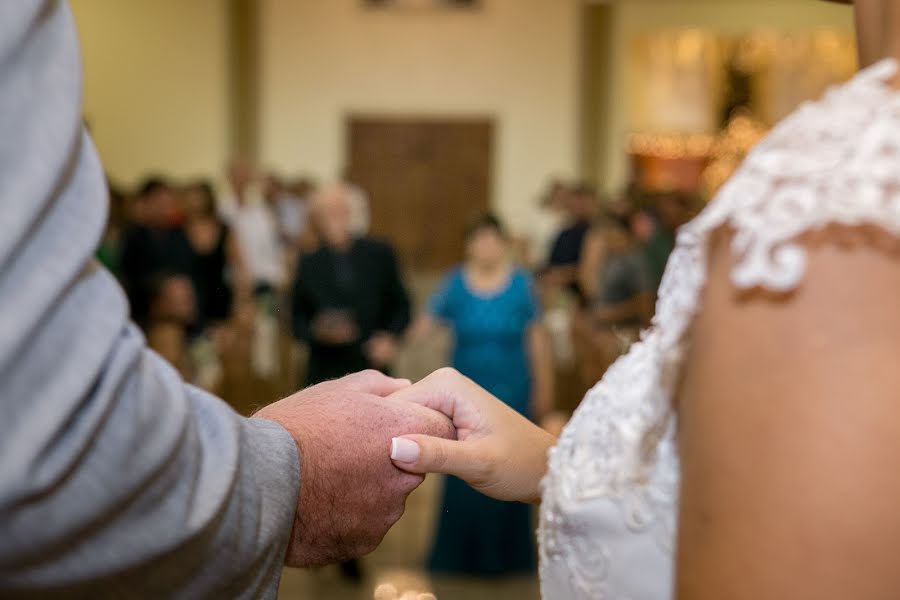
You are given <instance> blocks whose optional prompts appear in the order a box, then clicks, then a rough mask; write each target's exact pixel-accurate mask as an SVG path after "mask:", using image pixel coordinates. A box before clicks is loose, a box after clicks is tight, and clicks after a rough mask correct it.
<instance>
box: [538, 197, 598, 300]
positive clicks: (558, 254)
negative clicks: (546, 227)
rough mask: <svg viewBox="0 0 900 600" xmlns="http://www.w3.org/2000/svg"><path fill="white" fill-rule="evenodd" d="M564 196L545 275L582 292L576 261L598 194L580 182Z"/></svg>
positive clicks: (554, 281) (589, 226)
mask: <svg viewBox="0 0 900 600" xmlns="http://www.w3.org/2000/svg"><path fill="white" fill-rule="evenodd" d="M565 200H566V202H565V215H566V216H565V219H566V225H565V227H564V228H563V230H562V231H560V232H559V235H558V236H557V237H556V240H554V242H553V246H552V248H551V250H550V258H549V259H548V261H547V266H548V270H547V276H548V277H549V278H550V280H551V281H552V282H553V283H555V284H556V285H562V286H564V287H566V288H568V289H570V290H571V291H572V292H573V293H575V294H576V295H578V296H581V295H582V294H581V291H580V290H579V288H578V265H579V264H580V263H581V250H582V247H583V246H584V238H585V236H586V235H587V233H588V231H590V229H591V224H592V221H593V219H594V216H595V215H596V213H597V195H596V193H595V192H594V189H593V188H592V187H591V186H589V185H586V184H580V185H577V186H575V187H574V188H572V189H571V190H570V191H569V193H568V194H566V195H565Z"/></svg>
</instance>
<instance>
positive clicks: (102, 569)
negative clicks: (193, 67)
mask: <svg viewBox="0 0 900 600" xmlns="http://www.w3.org/2000/svg"><path fill="white" fill-rule="evenodd" d="M79 62H80V57H79V53H78V46H77V40H76V37H75V31H74V27H73V22H72V17H71V14H70V12H69V9H68V6H67V5H65V4H64V3H62V2H60V1H58V0H15V1H3V2H0V597H4V598H6V597H10V596H12V597H18V596H23V597H33V596H34V597H42V596H53V597H66V598H80V597H90V598H167V597H179V598H254V597H274V596H275V593H276V590H277V585H278V580H279V576H280V573H281V564H282V561H283V558H284V553H285V549H286V546H287V542H288V538H289V536H290V533H291V527H292V524H293V517H294V513H295V508H296V500H297V492H298V488H299V471H300V469H299V461H298V455H297V448H296V446H295V444H294V441H293V439H292V438H291V437H290V436H289V434H288V433H287V432H286V431H285V430H284V429H283V428H281V427H280V426H279V425H277V424H275V423H271V422H267V421H260V420H249V419H244V418H241V417H239V416H238V415H237V414H235V413H234V412H233V411H231V410H230V409H229V408H228V407H227V406H226V405H224V404H223V403H222V402H220V401H219V400H218V399H216V398H214V397H212V396H210V395H208V394H206V393H204V392H202V391H200V390H197V389H195V388H192V387H190V386H187V385H185V384H183V383H182V382H181V381H180V380H179V378H178V375H177V374H176V373H175V372H174V371H173V370H172V369H171V368H170V367H169V366H168V365H166V363H165V362H163V361H162V360H161V359H160V358H159V357H158V356H156V355H155V354H154V353H152V352H150V351H149V350H148V349H147V348H146V347H145V343H144V340H143V338H142V336H141V335H140V333H139V332H138V331H137V330H136V329H135V327H134V326H133V325H132V324H131V323H130V322H129V319H128V311H127V305H126V301H125V298H124V295H123V293H122V291H121V290H120V288H119V287H118V285H117V284H116V282H115V280H114V279H113V278H112V277H111V276H110V275H109V273H107V272H106V271H104V270H103V269H102V268H100V267H98V266H97V265H96V264H95V262H94V261H93V259H92V255H93V252H94V249H95V247H96V246H97V243H98V240H99V238H100V235H101V231H102V229H103V225H104V220H105V211H106V189H105V183H104V178H103V172H102V170H101V167H100V164H99V161H98V159H97V155H96V153H95V151H94V148H93V146H92V144H91V141H90V139H89V138H88V137H87V136H86V135H85V134H84V133H83V130H82V123H81V112H80V111H81V103H80V96H81V74H80V64H79ZM135 118H141V115H135Z"/></svg>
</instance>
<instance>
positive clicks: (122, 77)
mask: <svg viewBox="0 0 900 600" xmlns="http://www.w3.org/2000/svg"><path fill="white" fill-rule="evenodd" d="M71 5H72V9H73V12H74V14H75V19H76V21H77V24H78V30H79V34H80V37H81V45H82V55H83V63H84V70H85V95H84V114H85V117H86V118H87V120H88V121H89V123H90V126H91V130H92V133H93V136H94V139H95V141H96V143H97V146H98V147H99V149H100V154H101V157H102V159H103V164H104V165H105V166H106V169H107V171H108V172H109V174H110V175H111V177H112V178H113V179H114V180H115V181H119V182H122V183H123V184H127V185H132V184H134V183H136V182H137V181H138V180H139V179H140V178H141V177H144V176H146V175H147V174H150V173H160V174H164V175H170V176H173V177H192V176H197V175H207V176H211V175H215V174H216V173H218V172H219V171H220V170H221V168H222V165H223V163H224V161H225V160H226V154H227V145H228V133H229V132H228V98H227V93H226V90H227V87H226V86H227V77H228V71H227V62H226V61H227V53H226V49H227V48H226V21H225V18H226V11H225V2H224V1H223V0H189V1H188V0H72V2H71Z"/></svg>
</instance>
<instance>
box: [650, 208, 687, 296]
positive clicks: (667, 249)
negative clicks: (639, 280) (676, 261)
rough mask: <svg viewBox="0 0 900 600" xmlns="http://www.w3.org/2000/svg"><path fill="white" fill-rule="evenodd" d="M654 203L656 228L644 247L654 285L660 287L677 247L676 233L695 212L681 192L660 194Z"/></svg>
mask: <svg viewBox="0 0 900 600" xmlns="http://www.w3.org/2000/svg"><path fill="white" fill-rule="evenodd" d="M653 204H654V205H653V213H654V216H655V219H654V221H655V228H654V229H653V231H652V233H651V234H650V236H649V237H648V238H647V241H646V242H645V243H644V246H643V247H644V254H645V256H646V257H647V261H648V263H649V267H650V272H651V277H652V279H653V282H654V287H655V288H657V289H658V288H659V284H660V283H661V282H662V276H663V272H664V271H665V269H666V263H667V262H668V260H669V255H670V254H671V253H672V250H674V249H675V234H676V232H677V231H678V228H679V227H681V226H682V225H684V224H685V223H687V222H688V221H690V220H691V219H692V218H693V214H692V211H691V208H690V201H689V199H688V198H685V197H684V196H682V195H680V194H675V193H669V194H660V195H658V196H657V197H656V198H655V199H654V203H653Z"/></svg>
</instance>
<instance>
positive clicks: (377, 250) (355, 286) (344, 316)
mask: <svg viewBox="0 0 900 600" xmlns="http://www.w3.org/2000/svg"><path fill="white" fill-rule="evenodd" d="M351 194H352V192H351V191H350V190H349V189H347V188H346V187H345V186H343V185H335V186H331V187H327V188H324V189H322V190H320V191H319V192H318V193H317V194H316V195H315V197H314V199H313V218H314V220H315V224H316V226H317V228H318V230H319V235H320V237H321V241H322V245H321V246H320V248H319V249H318V250H316V251H315V252H313V253H311V254H307V255H305V256H304V257H303V258H301V259H300V263H299V265H298V268H297V275H296V278H295V280H294V289H293V297H292V310H291V315H292V318H293V326H294V334H295V335H296V336H297V338H298V339H299V340H301V341H303V342H305V343H307V344H308V345H309V359H308V360H309V363H308V365H307V385H312V384H316V383H319V382H322V381H327V380H329V379H334V378H337V377H341V376H343V375H346V374H347V373H352V372H354V371H360V370H363V369H378V370H379V371H382V372H385V373H387V372H388V371H389V370H390V367H391V364H392V363H393V361H394V358H395V356H396V354H397V340H398V338H399V336H401V335H403V333H404V332H405V330H406V328H407V326H408V325H409V321H410V306H409V298H408V296H407V294H406V290H405V288H404V286H403V282H402V281H401V279H400V272H399V269H398V267H397V260H396V258H395V257H394V252H393V250H392V249H391V247H390V246H388V245H387V244H385V243H383V242H380V241H375V240H372V239H367V238H359V237H354V235H353V233H352V230H351V225H352V221H351V220H352V208H351V205H350V197H351ZM341 567H342V571H343V573H344V575H345V576H347V577H348V578H349V579H352V580H355V581H359V580H360V579H361V578H362V573H361V571H360V567H359V564H358V563H357V562H356V561H349V562H345V563H343V564H342V565H341Z"/></svg>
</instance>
